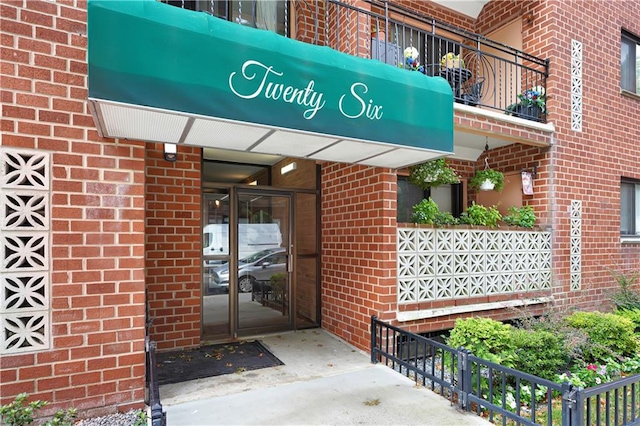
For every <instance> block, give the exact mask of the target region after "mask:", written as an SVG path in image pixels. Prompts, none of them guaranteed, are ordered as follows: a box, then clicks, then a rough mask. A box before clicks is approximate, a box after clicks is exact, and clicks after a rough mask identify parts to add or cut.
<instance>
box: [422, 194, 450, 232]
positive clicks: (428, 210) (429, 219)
mask: <svg viewBox="0 0 640 426" xmlns="http://www.w3.org/2000/svg"><path fill="white" fill-rule="evenodd" d="M411 221H412V222H413V223H422V224H428V225H436V226H444V225H456V224H457V223H458V219H456V218H455V217H453V215H452V214H451V213H449V212H441V211H440V209H439V208H438V204H436V202H435V201H433V199H432V198H431V197H429V199H424V200H422V201H420V202H419V203H418V204H416V205H415V206H413V215H412V216H411Z"/></svg>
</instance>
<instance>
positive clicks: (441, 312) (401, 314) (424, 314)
mask: <svg viewBox="0 0 640 426" xmlns="http://www.w3.org/2000/svg"><path fill="white" fill-rule="evenodd" d="M551 301H553V296H545V297H536V298H532V299H522V300H505V301H503V302H492V303H476V304H474V305H461V306H451V307H449V308H441V309H421V310H418V311H397V312H396V319H397V320H398V321H400V322H405V321H416V320H420V319H425V318H436V317H442V316H445V315H455V314H464V313H467V312H480V311H490V310H492V309H504V308H514V307H517V306H529V305H539V304H542V303H549V302H551Z"/></svg>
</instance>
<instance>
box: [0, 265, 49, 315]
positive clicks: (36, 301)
mask: <svg viewBox="0 0 640 426" xmlns="http://www.w3.org/2000/svg"><path fill="white" fill-rule="evenodd" d="M0 288H1V289H2V292H0V310H2V312H3V313H10V312H17V313H20V312H27V311H42V310H47V309H49V275H48V274H46V273H39V274H38V273H33V274H3V275H2V277H0Z"/></svg>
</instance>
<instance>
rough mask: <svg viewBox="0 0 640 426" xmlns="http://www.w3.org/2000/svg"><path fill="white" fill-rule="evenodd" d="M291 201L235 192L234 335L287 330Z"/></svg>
mask: <svg viewBox="0 0 640 426" xmlns="http://www.w3.org/2000/svg"><path fill="white" fill-rule="evenodd" d="M291 199H292V197H291V194H289V193H287V192H275V191H274V192H272V191H260V190H238V194H237V227H236V229H237V234H236V235H235V237H236V238H232V240H235V241H236V244H234V245H235V248H236V256H235V257H236V259H237V270H236V271H237V272H236V277H235V278H233V277H232V280H234V284H236V285H235V287H236V292H235V293H234V294H236V295H237V307H238V309H237V328H238V334H249V333H252V332H255V331H257V329H260V330H261V331H264V330H268V329H274V330H282V329H287V328H290V327H291V326H292V321H291V312H292V308H293V307H292V303H291V301H292V298H291V288H292V283H291V276H292V274H291V273H292V270H293V265H292V263H293V259H292V244H291V227H292V223H291V217H292V215H291V208H292V203H291ZM233 287H234V286H233V285H231V286H230V288H231V291H234V290H233Z"/></svg>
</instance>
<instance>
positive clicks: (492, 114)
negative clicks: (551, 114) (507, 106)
mask: <svg viewBox="0 0 640 426" xmlns="http://www.w3.org/2000/svg"><path fill="white" fill-rule="evenodd" d="M453 110H454V111H460V112H465V113H468V114H475V115H477V116H480V117H487V118H493V119H494V120H499V121H504V122H505V123H511V124H518V125H520V126H524V127H528V128H530V129H535V130H540V131H543V132H546V133H553V132H555V130H556V129H555V126H554V125H553V123H540V122H538V121H533V120H527V119H525V118H519V117H514V116H512V115H507V114H505V113H499V112H496V111H493V110H488V109H482V108H478V107H475V106H469V105H464V104H460V103H458V102H454V104H453Z"/></svg>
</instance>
